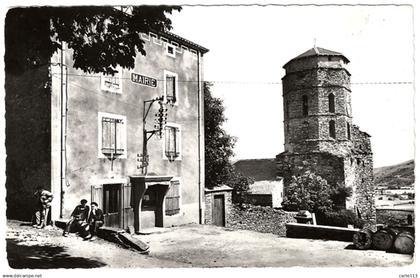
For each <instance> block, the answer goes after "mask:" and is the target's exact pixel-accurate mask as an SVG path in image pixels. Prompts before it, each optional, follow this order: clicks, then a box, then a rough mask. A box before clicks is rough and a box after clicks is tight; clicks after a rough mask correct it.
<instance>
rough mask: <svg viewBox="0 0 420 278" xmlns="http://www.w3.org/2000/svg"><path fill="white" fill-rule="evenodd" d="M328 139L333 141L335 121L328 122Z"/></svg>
mask: <svg viewBox="0 0 420 278" xmlns="http://www.w3.org/2000/svg"><path fill="white" fill-rule="evenodd" d="M329 130H330V137H331V138H334V139H335V121H333V120H331V121H330V122H329Z"/></svg>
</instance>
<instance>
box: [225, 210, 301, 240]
mask: <svg viewBox="0 0 420 278" xmlns="http://www.w3.org/2000/svg"><path fill="white" fill-rule="evenodd" d="M296 214H297V212H286V211H284V210H279V209H273V208H270V207H262V206H254V205H248V204H246V205H243V206H242V207H239V206H238V205H233V206H232V210H231V213H230V214H229V216H228V219H227V225H226V226H227V227H229V228H234V229H242V230H251V231H256V232H261V233H272V234H276V235H279V236H286V223H295V222H296V219H295V218H294V216H295V215H296Z"/></svg>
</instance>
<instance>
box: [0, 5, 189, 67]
mask: <svg viewBox="0 0 420 278" xmlns="http://www.w3.org/2000/svg"><path fill="white" fill-rule="evenodd" d="M173 10H177V11H180V10H181V7H179V6H134V7H133V9H132V15H129V14H127V13H124V12H122V11H121V10H119V9H117V8H114V7H112V6H95V7H86V6H84V7H83V6H74V7H29V8H13V9H10V10H9V11H8V13H7V16H6V21H5V23H6V25H5V45H6V52H5V66H6V71H7V72H9V73H13V74H20V73H22V72H23V71H25V70H26V69H28V68H32V67H34V66H39V65H40V63H43V61H45V60H48V59H49V58H50V57H51V56H52V55H53V53H54V52H55V51H57V50H58V49H60V48H61V42H66V43H67V44H68V46H69V47H70V48H72V49H73V50H74V65H73V66H74V67H75V68H78V69H81V70H83V71H85V72H89V73H92V72H93V73H108V74H112V73H114V72H115V66H117V65H120V66H122V67H124V68H133V67H134V59H135V56H136V51H138V52H140V53H141V54H142V55H146V52H145V50H144V47H143V45H144V41H143V40H142V39H141V38H140V36H139V32H148V31H150V30H153V31H155V32H157V33H160V32H163V31H166V30H170V29H171V28H172V25H171V24H172V22H171V20H170V19H169V18H167V17H166V14H168V13H169V14H170V13H172V11H173Z"/></svg>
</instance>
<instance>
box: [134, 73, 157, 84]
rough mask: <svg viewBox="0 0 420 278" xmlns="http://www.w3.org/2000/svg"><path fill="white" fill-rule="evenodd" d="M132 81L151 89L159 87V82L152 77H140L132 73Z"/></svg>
mask: <svg viewBox="0 0 420 278" xmlns="http://www.w3.org/2000/svg"><path fill="white" fill-rule="evenodd" d="M131 81H133V82H134V83H138V84H141V85H145V86H149V87H156V86H157V80H156V79H154V78H151V77H147V76H144V75H140V74H137V73H134V72H132V73H131Z"/></svg>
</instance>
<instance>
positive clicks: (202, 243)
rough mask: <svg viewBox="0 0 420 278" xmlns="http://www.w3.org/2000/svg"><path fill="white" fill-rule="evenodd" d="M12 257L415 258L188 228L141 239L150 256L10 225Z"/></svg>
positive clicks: (76, 261) (70, 261) (121, 262)
mask: <svg viewBox="0 0 420 278" xmlns="http://www.w3.org/2000/svg"><path fill="white" fill-rule="evenodd" d="M6 237H7V252H8V260H9V264H10V266H11V267H13V268H72V267H77V268H95V267H115V268H116V267H118V268H125V267H228V266H235V267H264V266H272V267H287V266H308V267H315V266H316V267H319V266H402V265H407V264H409V263H411V262H412V258H411V256H408V255H401V254H392V253H386V252H382V251H358V250H351V249H346V248H348V247H349V243H346V242H338V241H322V240H306V239H290V238H279V237H278V236H275V235H272V234H262V233H257V232H252V231H238V230H229V229H225V228H219V227H214V226H203V225H187V226H182V227H177V228H169V229H164V230H163V232H161V233H156V234H151V235H146V236H138V237H139V238H141V239H142V240H144V241H146V242H147V243H149V244H150V250H151V252H150V255H148V256H147V255H141V254H138V253H136V252H135V251H131V250H127V249H123V248H120V247H118V246H116V245H115V244H113V243H109V242H106V241H104V240H101V239H98V240H96V241H93V242H86V241H83V240H81V239H79V238H77V237H75V236H71V237H69V238H64V237H62V236H61V230H59V229H57V228H51V229H48V230H37V229H34V228H32V227H30V226H25V225H24V223H21V222H17V221H9V222H8V231H7V236H6Z"/></svg>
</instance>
